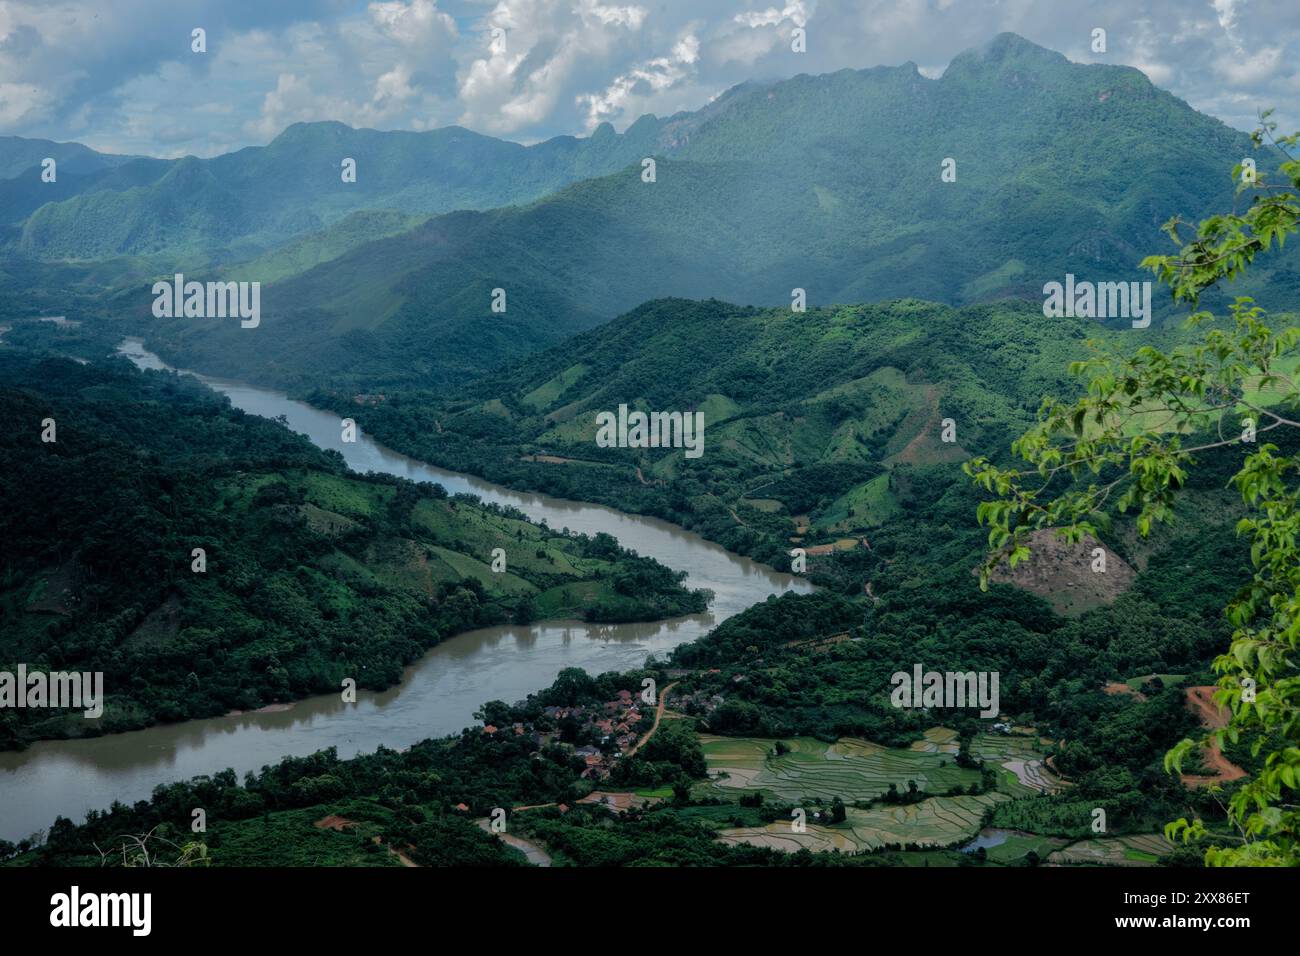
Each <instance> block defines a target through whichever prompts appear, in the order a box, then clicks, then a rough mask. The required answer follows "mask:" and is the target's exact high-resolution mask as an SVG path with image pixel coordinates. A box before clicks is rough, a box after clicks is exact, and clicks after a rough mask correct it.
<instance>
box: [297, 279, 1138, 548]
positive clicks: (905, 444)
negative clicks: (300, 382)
mask: <svg viewBox="0 0 1300 956" xmlns="http://www.w3.org/2000/svg"><path fill="white" fill-rule="evenodd" d="M1098 332H1099V330H1098V329H1097V327H1096V326H1095V325H1092V324H1091V323H1089V322H1087V321H1086V320H1081V319H1059V320H1050V319H1045V318H1044V317H1043V315H1042V312H1041V309H1034V308H1033V307H1032V306H1027V305H1021V304H1017V303H1014V302H1005V303H1000V304H995V305H981V306H969V307H966V308H962V309H954V308H951V307H948V306H943V305H938V304H935V303H929V302H921V301H918V300H901V301H897V302H890V303H885V304H881V305H874V306H841V307H836V308H825V309H816V308H814V309H809V310H808V311H807V312H804V313H793V312H791V311H790V310H789V309H788V308H786V309H781V308H776V309H757V308H754V307H749V306H735V305H729V304H726V303H723V302H718V301H705V302H692V301H687V300H682V299H662V300H656V301H652V302H648V303H646V304H645V305H643V306H641V307H639V308H637V309H634V310H633V311H631V312H629V313H627V314H626V315H623V316H620V317H619V318H618V319H616V320H615V321H613V322H610V323H608V324H606V325H603V326H601V327H599V328H597V329H594V330H592V331H590V332H586V333H583V334H582V335H579V336H577V337H575V338H573V339H571V340H569V341H568V342H565V343H563V344H562V345H559V346H556V347H554V348H552V349H550V350H548V351H546V352H543V353H541V354H539V355H536V356H533V357H531V358H529V359H526V360H524V361H522V362H519V363H517V364H516V365H514V366H512V367H510V368H509V369H507V370H505V371H503V372H501V373H498V374H495V375H491V376H488V377H486V378H484V379H482V380H481V381H478V382H475V383H473V384H471V385H468V386H466V387H465V388H464V389H462V391H461V394H460V395H459V396H457V397H456V398H455V399H442V398H439V397H438V396H436V395H430V394H428V393H424V392H416V391H406V392H402V391H399V392H397V393H391V394H390V395H389V400H388V401H386V402H385V403H383V404H382V405H378V406H366V407H361V406H354V405H353V404H352V403H351V400H350V397H349V396H347V395H346V394H345V393H338V392H334V391H331V390H326V389H321V390H318V391H316V392H315V393H313V394H312V395H311V396H310V398H311V400H312V401H314V402H317V403H321V404H328V405H330V406H331V407H333V408H335V409H336V410H338V411H343V412H346V414H348V415H351V416H354V417H355V418H356V419H357V420H358V421H360V422H363V423H364V424H365V427H366V428H367V429H369V430H370V431H371V432H373V433H374V434H375V435H376V436H378V437H380V438H381V440H383V441H385V442H387V443H388V444H390V445H392V446H393V447H397V448H402V449H404V450H406V451H408V452H409V453H411V454H414V455H417V456H419V457H422V458H424V459H426V460H430V461H435V462H437V463H439V464H442V465H444V466H446V467H450V468H455V469H457V470H463V471H471V472H475V473H478V474H483V475H485V476H487V477H489V478H491V479H492V480H494V481H499V482H502V483H505V484H509V485H513V486H516V487H530V488H536V489H539V490H543V491H546V492H548V493H550V494H554V495H557V496H560V497H571V498H577V499H579V500H587V501H602V502H606V503H609V504H613V505H615V506H617V507H620V508H625V509H630V510H636V511H642V512H647V513H650V514H655V515H658V516H661V517H664V518H667V519H669V520H671V521H675V522H679V523H682V524H685V525H686V526H688V527H692V528H695V529H697V530H700V531H701V532H703V533H704V534H706V535H707V536H709V537H710V538H713V539H714V540H717V541H719V542H721V543H722V544H724V545H725V546H726V547H728V548H731V549H733V550H738V551H742V552H746V553H751V554H755V555H757V556H759V557H760V558H761V559H762V560H764V561H771V562H774V563H777V564H779V565H781V566H785V565H786V564H788V561H789V558H788V555H787V553H786V552H787V551H788V549H789V547H790V546H791V544H792V543H802V544H805V545H807V546H814V545H823V544H831V543H833V542H835V541H838V540H841V539H848V541H849V543H850V544H852V543H855V539H856V538H857V537H858V536H860V535H863V534H869V533H870V530H871V529H872V528H875V527H879V526H880V525H881V524H883V523H884V522H885V521H887V520H889V519H891V518H893V517H895V516H896V515H897V514H898V512H899V508H900V502H901V501H902V500H904V499H906V498H907V497H909V495H908V493H907V489H908V486H909V481H910V479H909V476H910V475H912V474H913V473H914V472H915V471H916V470H917V469H923V468H926V467H928V466H935V465H942V466H944V468H945V470H946V473H948V474H949V479H948V480H950V481H951V480H952V479H953V477H958V476H959V471H958V468H957V465H958V464H959V463H960V462H961V461H964V460H965V459H966V458H967V457H969V455H971V454H976V453H986V454H1000V453H1001V452H1002V450H1003V449H1005V448H1006V446H1007V444H1008V443H1009V441H1010V438H1011V436H1012V435H1013V434H1014V433H1015V432H1017V431H1018V430H1020V429H1023V427H1024V426H1026V425H1027V424H1028V423H1029V422H1030V421H1032V419H1033V415H1034V413H1035V412H1036V411H1037V408H1038V405H1039V402H1040V401H1041V399H1042V396H1043V395H1045V394H1049V393H1060V392H1062V391H1067V390H1068V389H1069V388H1070V387H1071V384H1070V383H1069V382H1068V381H1067V376H1066V374H1065V370H1066V366H1067V365H1068V363H1069V362H1070V361H1071V360H1073V359H1076V358H1079V357H1080V356H1081V354H1082V353H1083V352H1084V351H1085V343H1086V341H1087V339H1088V337H1089V336H1094V335H1096V334H1098ZM1116 334H1117V335H1123V333H1116ZM1148 334H1154V333H1148ZM1149 340H1150V339H1147V341H1149ZM622 404H625V405H627V406H629V408H633V409H641V410H644V411H680V412H688V411H691V412H694V411H699V412H702V413H703V415H704V422H705V432H704V435H705V438H704V447H703V454H702V455H701V456H700V457H699V458H694V459H693V458H688V457H687V456H686V454H685V450H684V449H660V448H643V449H629V448H601V447H599V446H598V445H597V443H596V441H595V438H596V430H597V426H596V415H597V413H599V412H601V411H617V409H618V407H619V406H620V405H622ZM944 419H952V420H953V422H954V425H955V434H954V435H953V436H951V437H953V438H954V439H955V440H954V441H951V442H945V441H944V440H943V434H942V422H943V420H944Z"/></svg>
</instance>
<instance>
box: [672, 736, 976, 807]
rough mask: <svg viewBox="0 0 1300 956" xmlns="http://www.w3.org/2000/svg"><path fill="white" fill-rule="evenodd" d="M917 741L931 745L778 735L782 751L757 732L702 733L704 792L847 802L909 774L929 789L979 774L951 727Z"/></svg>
mask: <svg viewBox="0 0 1300 956" xmlns="http://www.w3.org/2000/svg"><path fill="white" fill-rule="evenodd" d="M936 730H938V731H939V733H938V735H937V736H932V737H929V738H927V740H926V741H921V742H918V743H919V744H921V746H923V747H932V748H934V749H906V750H902V749H891V748H889V747H882V746H880V745H879V744H873V743H871V742H870V741H866V740H857V739H853V738H847V737H846V738H842V739H840V740H839V741H837V742H836V743H833V744H831V743H827V742H825V741H823V740H816V739H814V738H811V737H794V738H790V739H788V740H783V741H781V743H782V744H784V745H785V746H786V747H788V748H789V752H788V753H783V754H781V755H780V756H777V755H776V753H775V748H776V744H777V741H775V740H767V739H763V738H757V737H715V736H712V735H702V736H701V737H700V744H701V746H702V748H703V750H704V759H705V760H706V762H707V763H708V766H709V778H710V779H709V782H708V783H706V784H702V785H700V787H699V788H697V791H696V792H697V795H699V796H715V797H723V798H736V797H739V796H740V795H741V794H742V793H752V792H754V791H759V792H761V793H762V794H763V796H764V797H766V798H769V799H773V800H779V801H786V802H797V801H800V800H816V799H824V800H827V801H830V800H832V799H833V798H835V797H839V798H840V799H841V800H843V801H844V802H845V803H853V802H855V801H859V800H873V799H876V798H877V797H880V796H882V795H883V794H884V793H886V792H887V791H888V790H889V785H890V784H893V785H894V786H896V787H897V788H898V789H899V790H900V791H906V790H907V789H908V783H909V781H916V786H917V787H918V788H919V789H921V790H925V791H928V792H930V793H945V792H947V791H949V790H951V789H952V788H953V787H957V786H960V787H963V788H968V787H970V785H971V784H977V783H979V781H980V774H979V771H978V770H966V769H962V768H961V767H958V766H957V763H956V759H955V755H954V754H953V753H951V752H947V751H946V750H944V749H942V748H953V749H955V740H954V738H953V737H950V736H948V735H950V734H951V731H943V730H941V729H940V728H936Z"/></svg>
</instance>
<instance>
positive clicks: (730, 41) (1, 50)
mask: <svg viewBox="0 0 1300 956" xmlns="http://www.w3.org/2000/svg"><path fill="white" fill-rule="evenodd" d="M196 27H202V28H203V29H204V30H205V31H206V43H207V51H206V53H195V52H193V51H192V50H191V46H192V41H191V34H192V31H193V30H194V28H196ZM795 27H802V28H804V29H805V31H806V37H807V39H806V43H807V50H806V52H804V53H795V52H792V51H791V48H790V47H791V43H790V38H791V31H792V30H793V29H794V28H795ZM1098 27H1100V28H1103V29H1105V30H1106V39H1107V52H1105V53H1093V52H1092V51H1091V49H1090V42H1091V35H1092V31H1093V30H1094V29H1095V28H1098ZM1003 30H1011V31H1014V32H1016V33H1019V34H1021V35H1022V36H1025V37H1027V38H1029V39H1030V40H1033V41H1034V42H1036V43H1040V44H1042V45H1043V46H1047V47H1051V48H1052V49H1055V50H1059V51H1060V52H1062V53H1064V54H1065V55H1066V56H1068V57H1070V58H1071V59H1073V60H1078V61H1084V62H1087V61H1102V62H1108V63H1122V64H1128V65H1131V66H1136V67H1138V68H1139V69H1141V70H1143V71H1144V72H1145V73H1146V74H1147V75H1148V76H1150V77H1151V79H1152V80H1153V81H1154V82H1155V83H1157V84H1158V85H1160V86H1162V87H1164V88H1166V89H1169V90H1171V91H1173V92H1174V93H1176V94H1178V95H1179V96H1181V97H1183V98H1184V99H1186V100H1187V101H1188V102H1190V103H1191V104H1192V105H1193V106H1195V107H1196V108H1198V109H1200V110H1202V111H1204V112H1207V113H1210V114H1212V115H1214V116H1217V117H1219V118H1220V119H1222V120H1224V121H1225V122H1227V123H1230V124H1232V125H1234V126H1238V127H1240V128H1242V129H1251V128H1253V124H1254V119H1255V115H1256V111H1257V110H1258V109H1259V108H1261V107H1267V106H1274V107H1277V109H1278V117H1279V119H1280V120H1281V121H1282V122H1283V125H1284V126H1287V127H1288V128H1287V129H1286V131H1287V132H1289V131H1290V128H1291V126H1292V125H1293V124H1300V3H1297V2H1296V0H1093V2H1084V0H776V2H775V3H768V2H764V0H499V2H493V0H486V2H483V0H383V2H358V0H0V134H13V135H21V136H39V137H46V138H50V139H58V140H77V141H80V142H84V143H87V144H89V145H91V146H93V147H95V148H97V149H101V150H106V151H110V152H125V153H141V154H149V155H154V156H167V157H171V156H181V155H184V154H186V153H193V154H195V155H199V156H210V155H213V154H216V153H221V152H225V151H228V150H230V149H234V148H238V147H241V146H247V145H250V144H261V143H265V142H267V141H268V140H270V139H271V138H273V137H274V136H275V135H276V134H277V133H279V132H280V131H281V130H282V129H283V128H284V127H285V126H287V125H289V124H290V123H294V122H298V121H301V120H321V119H336V120H342V121H344V122H346V123H349V124H351V125H353V126H369V127H375V128H378V129H417V130H418V129H429V128H432V127H436V126H446V125H449V124H453V123H457V124H460V125H463V126H468V127H470V128H471V129H475V130H479V131H481V132H485V133H490V134H493V135H497V136H503V137H506V138H509V139H514V140H518V141H520V142H533V141H536V140H539V139H544V138H546V137H548V136H553V135H556V134H561V133H571V134H577V135H581V134H584V133H586V132H588V131H589V130H590V129H591V128H592V127H594V126H595V125H596V124H597V123H599V122H601V121H604V120H608V121H610V122H612V123H613V124H614V125H615V126H616V127H617V128H619V129H623V128H625V127H626V126H627V125H628V124H629V123H631V122H632V121H633V120H635V119H636V117H638V116H640V115H641V114H643V113H658V114H660V115H664V114H667V113H672V112H675V111H677V110H680V109H695V108H698V107H699V106H701V105H703V104H704V103H706V102H708V100H710V99H711V98H712V97H714V96H717V95H718V94H719V93H720V92H722V91H723V90H725V89H727V88H728V87H729V86H732V85H734V84H736V83H738V82H741V81H743V80H746V79H763V80H766V79H775V78H780V77H786V76H792V75H794V74H796V73H822V72H827V71H830V70H838V69H842V68H844V67H853V68H862V67H869V66H877V65H881V64H885V65H897V64H899V63H904V62H906V61H908V60H912V61H914V62H915V63H917V64H918V66H919V67H920V68H921V69H922V71H923V72H925V73H926V74H928V75H931V76H937V75H939V74H940V73H941V72H942V70H943V68H944V66H945V65H946V64H947V63H948V61H949V60H950V59H951V58H952V57H953V56H954V55H955V54H957V53H959V52H960V51H962V50H964V49H967V48H969V47H973V46H978V45H980V44H982V43H984V42H986V41H987V40H989V39H990V38H991V37H992V36H994V35H995V34H997V33H999V32H1001V31H1003Z"/></svg>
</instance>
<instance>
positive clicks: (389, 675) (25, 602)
mask: <svg viewBox="0 0 1300 956" xmlns="http://www.w3.org/2000/svg"><path fill="white" fill-rule="evenodd" d="M47 419H53V421H54V423H55V429H56V430H55V433H54V438H55V439H56V440H55V441H52V442H44V441H42V439H41V436H42V432H43V431H44V430H45V428H46V425H45V422H46V420H47ZM0 422H2V423H3V429H2V430H3V435H4V437H3V439H0V450H2V451H3V456H4V461H5V469H4V474H3V475H2V476H0V497H3V499H4V501H5V502H6V507H5V509H4V511H3V514H2V515H0V567H3V569H4V575H3V584H2V585H0V635H2V636H0V671H8V672H13V671H14V669H15V667H16V665H17V664H18V663H19V662H22V663H24V664H26V666H27V668H28V670H29V671H39V670H62V669H76V670H79V671H102V672H103V674H104V688H105V693H106V705H105V710H104V715H103V717H102V718H100V719H98V720H93V721H92V720H86V719H82V718H81V717H80V715H79V714H78V715H75V716H69V715H68V713H67V712H66V711H44V710H36V711H33V710H14V709H9V708H6V709H4V710H3V712H2V713H0V749H4V748H7V747H13V746H16V745H21V744H23V743H26V742H27V741H30V740H33V739H39V738H43V737H62V736H81V735H85V734H99V733H108V732H114V731H122V730H129V729H133V728H136V727H141V726H146V725H148V724H151V723H154V722H156V721H160V720H161V721H172V720H182V719H187V718H191V717H201V716H212V715H215V714H221V713H224V712H226V711H228V710H230V709H232V708H237V709H243V710H247V709H254V708H257V707H261V706H263V705H265V704H269V703H272V702H275V701H285V700H293V699H297V698H301V697H305V696H308V695H310V694H318V693H337V692H339V690H340V688H341V686H342V684H341V682H342V680H343V679H344V678H348V677H350V678H352V679H354V680H355V681H356V682H357V684H358V685H359V686H361V687H368V688H372V689H380V688H385V687H388V686H391V685H392V684H394V683H396V682H397V680H398V679H399V678H400V676H401V673H402V668H403V667H404V666H405V665H407V664H409V663H411V662H412V661H414V660H415V659H416V658H418V657H419V656H420V654H421V653H423V651H425V650H427V649H428V648H429V647H431V646H433V645H434V644H437V643H438V642H439V641H441V640H443V639H444V638H446V637H448V636H451V635H453V634H457V633H459V632H462V631H465V630H469V629H472V628H477V627H484V626H488V625H492V624H499V623H508V622H516V623H529V622H531V621H533V620H536V619H542V618H564V619H573V618H586V619H589V620H601V621H611V620H645V619H655V618H660V617H671V616H676V615H679V614H685V613H690V612H694V611H698V610H702V609H703V607H704V603H705V598H704V596H703V595H701V594H699V593H694V592H687V591H686V590H684V589H683V588H682V587H681V584H680V578H681V577H682V575H679V574H675V573H674V572H672V571H670V570H669V569H667V568H665V567H664V566H662V565H660V564H658V563H657V562H655V561H653V560H651V559H649V558H637V557H633V556H631V555H629V554H628V553H626V552H624V551H622V550H621V549H620V548H619V547H618V546H617V544H616V543H615V542H614V541H613V540H612V539H609V538H608V537H607V536H597V537H596V538H594V539H589V538H585V537H581V536H569V535H566V534H562V533H558V532H554V531H550V530H547V529H545V528H542V527H540V526H538V525H534V524H531V523H529V522H528V521H526V520H525V519H524V518H523V516H522V515H520V514H518V513H515V512H511V511H509V510H503V509H500V508H498V507H495V506H486V505H482V504H480V503H479V502H478V500H477V499H475V498H471V497H466V496H456V497H454V498H449V497H448V496H447V495H446V493H445V492H444V491H443V490H442V489H441V488H440V487H437V486H432V485H418V486H417V485H413V484H411V483H409V482H403V481H400V480H396V479H389V478H384V477H380V476H368V477H359V476H356V475H354V474H352V473H350V472H348V471H347V470H346V469H345V468H344V467H343V466H342V464H341V460H339V459H338V456H336V455H328V454H325V453H323V452H321V451H319V450H318V449H316V448H315V446H313V445H311V444H310V443H309V442H308V441H307V439H306V438H304V437H302V436H299V435H294V434H291V433H290V432H288V431H287V430H286V429H284V428H282V427H280V426H279V425H277V424H275V423H274V422H271V421H267V420H264V419H260V418H257V417H256V416H249V415H245V414H244V413H242V412H239V411H237V410H235V409H233V408H232V407H231V406H230V405H229V403H228V402H226V401H225V400H224V399H218V398H217V397H216V396H215V394H214V393H212V392H209V391H208V390H207V389H206V388H204V387H202V386H200V385H198V384H197V383H196V382H194V381H193V380H189V379H184V378H177V377H175V376H172V375H167V374H161V373H148V374H145V373H139V372H136V371H134V370H133V369H130V368H129V367H127V366H126V365H125V363H117V364H116V365H115V366H113V367H112V368H105V367H102V366H93V365H92V366H83V365H78V364H76V363H74V362H71V361H67V360H64V359H55V358H43V359H42V358H37V357H34V356H33V355H31V354H29V353H24V352H21V351H17V350H14V349H12V348H6V349H4V350H2V351H0ZM195 548H201V549H202V550H203V552H204V555H203V560H204V563H205V566H204V569H203V570H202V571H196V569H195V567H194V564H193V561H194V559H195V556H194V554H193V549H195ZM495 548H501V549H503V550H504V551H505V556H506V566H505V568H504V569H501V570H494V569H493V568H492V566H491V565H492V562H493V558H494V555H493V550H494V549H495ZM141 674H148V675H149V679H148V680H147V681H143V680H140V679H139V676H138V675H141Z"/></svg>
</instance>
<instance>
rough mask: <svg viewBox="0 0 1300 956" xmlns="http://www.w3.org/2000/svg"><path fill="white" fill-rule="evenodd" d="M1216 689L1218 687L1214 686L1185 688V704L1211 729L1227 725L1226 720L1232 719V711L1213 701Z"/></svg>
mask: <svg viewBox="0 0 1300 956" xmlns="http://www.w3.org/2000/svg"><path fill="white" fill-rule="evenodd" d="M1216 690H1218V688H1217V687H1214V686H1204V687H1189V688H1187V706H1188V707H1190V708H1191V710H1192V712H1193V713H1195V714H1196V716H1197V717H1200V718H1201V723H1202V724H1204V725H1205V726H1206V727H1210V728H1213V729H1217V728H1219V727H1226V726H1228V721H1230V720H1231V719H1232V713H1231V712H1230V711H1229V710H1228V709H1227V708H1225V707H1220V706H1219V705H1218V704H1216V703H1215V702H1214V692H1215V691H1216Z"/></svg>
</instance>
